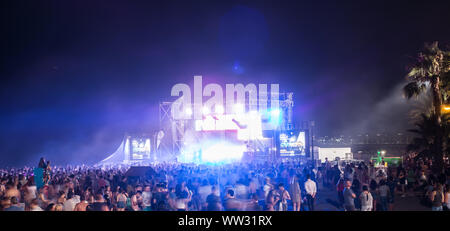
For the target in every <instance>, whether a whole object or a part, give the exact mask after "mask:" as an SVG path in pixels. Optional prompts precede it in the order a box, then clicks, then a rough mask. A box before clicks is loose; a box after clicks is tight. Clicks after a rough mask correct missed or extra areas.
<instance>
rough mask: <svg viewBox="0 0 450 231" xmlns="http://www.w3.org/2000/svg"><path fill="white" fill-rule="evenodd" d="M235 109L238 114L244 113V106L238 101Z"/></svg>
mask: <svg viewBox="0 0 450 231" xmlns="http://www.w3.org/2000/svg"><path fill="white" fill-rule="evenodd" d="M233 110H234V113H236V114H241V113H244V106H243V105H242V104H240V103H237V104H235V105H234V108H233Z"/></svg>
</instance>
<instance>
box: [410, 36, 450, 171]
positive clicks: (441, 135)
mask: <svg viewBox="0 0 450 231" xmlns="http://www.w3.org/2000/svg"><path fill="white" fill-rule="evenodd" d="M424 48H425V49H424V51H423V52H420V53H419V54H418V55H417V59H416V61H415V63H413V65H412V66H411V67H410V68H409V72H408V74H407V80H408V81H409V83H408V84H407V85H406V86H405V87H404V88H403V93H404V96H405V97H406V98H407V99H411V98H413V97H416V98H417V97H418V96H419V95H422V93H424V92H426V90H427V89H428V88H429V89H430V90H431V96H432V105H431V106H432V107H431V108H432V110H431V113H429V114H428V115H427V114H423V115H422V116H421V117H422V118H421V120H420V121H419V122H418V123H416V126H417V127H418V129H413V130H411V132H414V133H417V134H419V137H417V138H415V139H414V140H413V143H412V144H411V145H410V147H409V149H410V150H416V151H419V154H421V155H422V156H435V157H436V159H435V161H436V164H437V166H438V167H440V168H441V169H442V167H443V157H444V155H445V154H444V153H445V152H447V150H448V140H449V135H448V119H447V118H448V117H447V116H446V115H444V117H443V116H442V113H441V110H442V109H441V108H442V104H443V103H445V102H448V100H449V92H450V51H448V50H447V51H443V50H441V49H440V48H439V45H438V42H433V43H431V44H425V46H424ZM444 118H445V121H443V119H444ZM446 146H447V148H445V147H446Z"/></svg>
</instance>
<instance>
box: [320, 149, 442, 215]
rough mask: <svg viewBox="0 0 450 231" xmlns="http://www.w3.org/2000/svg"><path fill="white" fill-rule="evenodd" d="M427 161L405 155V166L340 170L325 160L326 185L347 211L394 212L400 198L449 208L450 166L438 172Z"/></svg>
mask: <svg viewBox="0 0 450 231" xmlns="http://www.w3.org/2000/svg"><path fill="white" fill-rule="evenodd" d="M432 167H433V163H432V161H431V159H428V158H424V159H422V158H411V157H408V156H406V157H405V158H404V161H403V163H401V164H399V165H397V166H391V167H387V166H385V165H384V164H382V165H381V166H378V167H375V166H374V164H373V163H370V164H365V163H364V162H360V163H358V164H357V165H356V164H353V163H350V164H346V165H345V167H343V171H341V170H339V168H338V166H337V165H334V166H332V165H331V164H329V162H328V161H326V162H325V163H324V164H323V166H322V169H323V170H322V171H320V172H323V185H324V186H325V187H329V188H334V189H335V190H336V192H337V198H338V202H337V203H336V204H337V206H338V207H340V208H343V209H344V210H345V211H355V210H360V211H392V210H394V207H395V202H396V200H397V198H398V197H402V198H404V197H406V196H410V197H414V198H417V200H418V201H419V202H420V204H421V205H422V206H423V207H429V208H431V210H433V211H442V210H448V209H449V208H450V202H449V197H450V188H449V186H450V167H449V164H448V162H447V163H445V167H444V170H443V171H442V172H438V173H436V171H433V170H432Z"/></svg>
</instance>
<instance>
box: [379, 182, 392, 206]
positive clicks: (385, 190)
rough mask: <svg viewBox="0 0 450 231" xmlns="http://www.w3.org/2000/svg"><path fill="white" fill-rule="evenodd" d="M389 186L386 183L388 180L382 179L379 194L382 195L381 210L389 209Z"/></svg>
mask: <svg viewBox="0 0 450 231" xmlns="http://www.w3.org/2000/svg"><path fill="white" fill-rule="evenodd" d="M389 194H390V190H389V186H388V185H387V184H386V181H385V180H384V179H383V180H380V185H379V187H378V195H379V196H380V197H379V198H380V205H381V207H380V210H381V211H387V210H388V201H389Z"/></svg>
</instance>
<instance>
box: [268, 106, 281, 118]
mask: <svg viewBox="0 0 450 231" xmlns="http://www.w3.org/2000/svg"><path fill="white" fill-rule="evenodd" d="M270 115H271V116H272V117H278V116H280V110H279V109H278V108H276V109H273V110H272V111H271V112H270Z"/></svg>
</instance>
